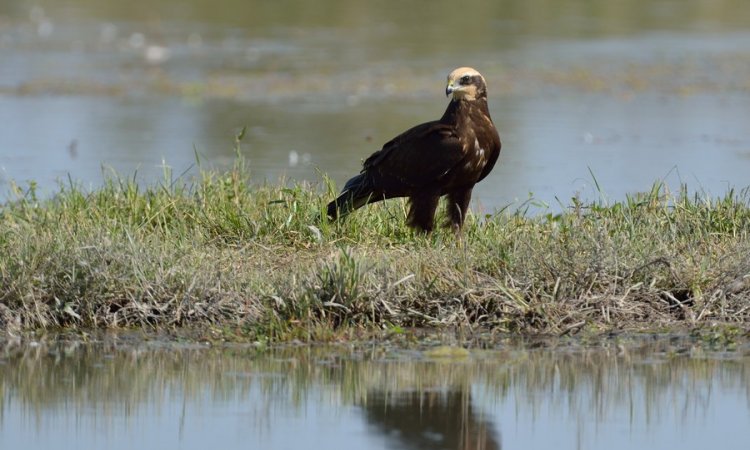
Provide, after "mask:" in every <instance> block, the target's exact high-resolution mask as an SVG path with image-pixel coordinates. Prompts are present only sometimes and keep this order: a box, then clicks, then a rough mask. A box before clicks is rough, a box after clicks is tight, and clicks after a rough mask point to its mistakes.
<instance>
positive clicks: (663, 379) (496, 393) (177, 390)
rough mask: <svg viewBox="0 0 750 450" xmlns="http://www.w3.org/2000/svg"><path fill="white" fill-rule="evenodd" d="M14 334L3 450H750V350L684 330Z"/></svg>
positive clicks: (2, 384)
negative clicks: (443, 334)
mask: <svg viewBox="0 0 750 450" xmlns="http://www.w3.org/2000/svg"><path fill="white" fill-rule="evenodd" d="M491 347H492V348H490V349H486V350H470V351H465V350H456V348H446V347H435V346H430V345H421V346H419V347H417V348H415V349H404V348H403V347H400V346H398V347H396V346H389V345H387V344H378V345H351V346H334V347H316V348H310V347H290V348H280V349H275V350H269V351H263V352H260V351H258V350H256V349H255V348H254V347H252V346H238V345H234V346H227V347H220V348H209V347H208V346H204V345H197V344H196V345H192V344H191V345H184V344H179V345H178V344H166V343H162V342H154V341H150V342H145V341H141V340H132V339H130V340H128V339H121V338H116V337H110V338H106V339H104V340H103V341H98V342H93V343H88V344H83V343H81V342H79V341H76V340H65V339H61V340H54V341H50V342H45V341H30V342H24V343H13V342H10V343H9V342H5V343H3V350H2V352H1V353H0V399H2V401H1V402H0V448H8V449H11V448H31V449H45V448H55V449H98V448H110V449H120V448H122V449H127V448H184V449H193V448H195V449H202V448H227V449H233V448H257V449H297V448H304V449H339V448H340V449H351V448H357V449H415V450H416V449H425V448H431V449H467V450H468V449H473V450H491V449H500V448H505V449H516V448H524V449H550V448H558V449H601V448H608V449H639V450H649V449H664V448H680V449H705V448H714V447H715V446H716V445H717V443H721V448H722V449H746V448H747V443H748V442H750V347H747V346H743V345H739V346H734V347H730V348H729V349H728V350H727V349H726V347H722V349H721V350H719V349H717V348H713V347H712V346H711V345H708V344H707V343H706V342H705V341H693V340H691V339H688V338H671V339H666V338H660V339H656V340H654V339H651V338H637V339H636V338H630V339H622V338H621V339H618V340H607V341H603V342H601V343H598V344H588V345H584V344H582V343H581V342H575V341H560V342H556V343H554V344H547V345H544V346H529V345H522V344H514V343H509V342H506V343H502V342H501V343H497V344H494V345H493V346H491Z"/></svg>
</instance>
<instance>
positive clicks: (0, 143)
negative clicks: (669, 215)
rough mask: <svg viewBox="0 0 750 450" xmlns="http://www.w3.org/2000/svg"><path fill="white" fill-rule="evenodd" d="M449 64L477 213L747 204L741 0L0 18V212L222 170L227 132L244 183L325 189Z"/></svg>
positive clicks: (217, 8)
mask: <svg viewBox="0 0 750 450" xmlns="http://www.w3.org/2000/svg"><path fill="white" fill-rule="evenodd" d="M462 65H470V66H473V67H476V68H477V69H479V70H480V71H481V72H482V73H483V74H484V75H485V77H486V78H487V81H488V85H489V100H490V110H491V113H492V115H493V118H494V120H495V123H496V125H497V128H498V129H499V131H500V134H501V137H502V140H503V144H504V147H503V152H502V155H501V157H500V162H499V165H498V166H497V168H496V169H495V171H494V172H493V173H492V174H491V175H490V176H489V177H488V178H487V180H485V181H484V182H482V183H481V184H480V185H479V186H478V187H477V189H476V190H475V197H476V199H477V200H478V202H477V203H476V204H477V205H481V206H480V207H481V208H483V209H484V210H485V211H492V210H494V209H496V208H500V207H503V206H505V205H508V204H515V205H518V204H519V203H520V202H522V201H524V200H526V199H527V198H529V196H530V195H533V197H534V198H536V199H539V200H542V201H544V202H548V203H551V204H553V205H556V204H557V201H556V199H560V201H562V202H563V203H567V202H568V200H569V198H570V197H572V196H576V195H579V196H581V197H584V198H587V199H597V198H598V197H599V194H598V193H597V190H596V188H595V186H594V184H595V183H594V177H592V175H591V174H592V173H593V175H594V176H595V177H596V180H597V181H598V183H599V185H600V186H601V188H602V189H603V191H604V193H605V194H606V196H607V197H608V198H610V199H615V200H618V199H622V198H624V196H625V194H626V193H632V192H635V191H644V190H648V189H649V188H650V186H651V184H652V183H653V182H655V181H657V180H664V181H666V182H667V184H668V185H669V186H670V187H672V188H673V189H676V188H677V187H678V186H679V184H680V183H687V184H688V185H689V187H690V188H691V189H692V190H694V191H703V192H707V193H709V194H711V195H722V194H724V193H725V192H726V191H727V190H728V189H729V188H737V189H741V188H744V187H745V186H747V185H748V184H750V183H749V182H748V176H747V173H749V171H750V127H748V126H747V124H748V116H749V114H748V113H749V112H750V8H748V7H747V5H746V2H745V1H744V0H714V1H702V0H682V1H674V0H655V1H642V0H621V1H617V2H612V1H604V0H601V1H583V0H531V1H527V0H523V1H522V0H502V1H493V2H486V1H478V0H467V1H464V2H455V1H450V2H449V1H444V0H435V1H432V2H430V3H429V5H427V4H425V3H422V2H416V1H392V0H384V1H381V2H374V3H373V2H360V1H354V2H351V1H340V0H325V1H318V2H303V1H299V0H282V1H273V2H271V1H267V2H266V1H238V0H228V1H224V2H221V3H220V4H218V3H216V2H213V1H208V0H162V1H159V2H152V1H147V0H130V1H128V2H114V1H99V0H2V2H0V198H8V197H9V192H10V191H11V187H12V183H14V182H15V183H18V184H19V185H20V186H21V187H22V188H25V187H26V186H27V185H28V182H29V181H30V180H33V181H35V182H36V183H37V185H38V188H39V189H40V191H41V192H42V194H50V193H53V192H54V191H55V189H56V185H57V183H59V182H63V183H67V182H68V177H70V179H72V180H74V181H75V182H77V183H81V184H82V185H83V186H85V187H96V186H97V185H98V184H100V183H101V181H102V179H103V176H104V174H106V173H108V172H111V171H116V172H117V173H119V174H120V175H122V176H126V177H135V178H136V179H137V180H138V181H140V182H143V183H149V184H153V183H156V182H159V181H160V180H161V179H162V173H163V170H164V166H165V165H166V166H168V167H169V168H171V170H172V172H173V174H174V175H175V176H176V175H179V174H181V173H183V172H186V173H187V174H190V173H194V172H195V170H196V153H197V154H198V155H199V158H200V161H201V164H202V165H203V166H204V167H215V168H223V167H226V166H228V165H229V164H231V162H232V160H233V157H234V153H233V149H232V147H233V141H234V136H235V134H236V133H237V132H238V131H239V130H240V129H242V127H244V126H247V129H248V132H247V136H246V138H245V141H244V143H243V153H244V154H245V156H246V157H247V158H248V159H249V161H250V167H251V168H252V171H253V174H254V177H255V178H254V179H255V180H256V181H257V182H263V181H266V180H267V181H270V182H276V181H278V180H279V179H282V178H283V179H287V180H311V181H319V180H320V174H321V173H325V174H329V175H330V176H331V177H332V178H333V179H334V180H335V181H336V182H337V183H339V184H341V183H343V181H345V180H346V179H347V178H348V177H349V176H351V175H353V174H355V173H356V172H357V171H358V170H359V168H360V167H361V160H362V159H363V158H365V157H366V156H368V155H369V154H370V153H372V152H373V151H375V150H377V149H379V148H380V146H381V145H382V144H383V143H384V142H386V141H387V140H389V139H390V138H392V137H393V136H395V135H396V134H398V133H400V132H401V131H403V130H405V129H406V128H408V127H410V126H412V125H415V124H417V123H421V122H424V121H428V120H433V119H436V118H439V117H440V115H441V114H442V112H443V110H444V108H445V106H446V104H447V100H446V98H445V96H444V94H443V91H444V82H445V76H446V75H447V73H448V72H449V71H450V70H451V69H453V68H454V67H457V66H462Z"/></svg>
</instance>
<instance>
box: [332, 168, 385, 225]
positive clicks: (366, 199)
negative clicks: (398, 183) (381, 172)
mask: <svg viewBox="0 0 750 450" xmlns="http://www.w3.org/2000/svg"><path fill="white" fill-rule="evenodd" d="M373 191H374V188H373V186H372V182H371V181H370V180H369V179H368V177H366V176H365V174H364V173H361V174H359V175H357V176H356V177H354V178H352V179H350V180H349V181H347V182H346V185H344V189H342V190H341V194H339V196H338V197H336V200H334V201H332V202H331V203H329V204H328V218H329V219H331V220H336V219H337V218H339V217H344V216H345V215H347V214H349V213H350V212H352V211H354V210H355V209H357V208H359V207H362V206H364V205H366V204H368V203H370V201H373V200H374V199H373Z"/></svg>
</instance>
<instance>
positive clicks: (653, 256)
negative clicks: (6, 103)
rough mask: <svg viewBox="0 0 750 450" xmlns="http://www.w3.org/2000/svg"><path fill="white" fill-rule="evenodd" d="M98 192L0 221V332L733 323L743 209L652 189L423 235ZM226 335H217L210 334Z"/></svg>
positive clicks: (246, 193)
mask: <svg viewBox="0 0 750 450" xmlns="http://www.w3.org/2000/svg"><path fill="white" fill-rule="evenodd" d="M240 140H241V137H239V136H238V142H237V145H238V158H237V161H236V163H235V166H234V167H233V168H232V169H231V170H228V171H226V172H215V171H209V170H202V171H201V172H200V175H199V176H197V177H195V178H192V179H183V178H182V177H177V178H176V179H173V177H172V175H171V173H168V172H165V177H164V180H162V181H161V182H160V183H157V184H156V185H154V186H147V187H143V186H139V185H138V184H136V183H135V181H134V180H133V179H131V178H121V177H118V176H117V175H111V176H109V177H108V178H107V180H106V181H105V183H104V185H103V186H102V187H101V188H98V189H95V190H93V191H85V190H83V189H81V188H80V187H78V186H76V185H75V183H72V182H68V183H67V184H65V185H61V186H60V188H59V190H58V192H57V194H56V195H54V196H53V197H52V198H49V199H39V198H38V197H37V196H36V194H35V189H34V186H33V185H31V186H30V187H29V189H28V190H26V191H23V190H21V189H17V191H16V197H15V198H14V199H12V200H10V201H7V202H6V203H5V204H3V205H2V206H0V328H2V329H3V330H5V331H6V332H8V333H16V332H21V331H24V330H36V329H46V328H59V327H63V328H70V329H91V328H97V329H108V328H130V327H145V328H148V329H155V328H158V329H164V328H167V329H169V328H185V327H207V328H210V329H213V330H218V331H216V332H217V333H219V334H222V333H224V334H226V335H227V336H231V338H233V339H234V338H235V337H236V336H237V333H240V334H242V335H243V336H247V337H249V338H252V339H261V340H264V341H265V340H281V339H293V338H296V339H334V338H336V336H341V335H345V334H346V333H348V332H352V331H353V332H357V331H367V330H377V329H399V330H400V329H405V328H408V327H460V328H463V329H468V330H476V329H491V330H494V331H500V332H515V333H552V334H567V333H576V332H579V331H591V330H614V329H643V328H648V329H657V328H658V329H663V328H664V327H684V326H690V327H700V326H702V325H706V324H712V323H717V322H721V323H729V324H734V325H736V326H741V327H747V325H748V323H750V258H748V255H750V245H749V244H750V240H749V239H748V230H750V207H749V206H748V192H747V191H742V192H739V193H738V192H735V191H729V192H728V193H727V194H726V195H725V196H724V197H722V198H710V197H707V196H700V195H689V194H688V193H687V190H685V189H683V190H682V191H679V192H677V193H672V192H669V191H668V190H667V189H666V188H665V187H664V186H662V185H659V184H656V185H654V186H653V188H652V189H651V190H650V191H648V192H645V193H641V194H634V195H631V196H628V197H627V198H626V199H625V200H623V201H620V202H612V201H607V203H604V202H603V201H599V202H592V203H583V202H581V201H580V200H576V199H574V200H573V201H572V202H571V204H570V205H568V206H567V207H566V208H565V210H564V212H563V213H560V214H538V215H534V216H530V215H527V214H526V213H524V212H522V211H521V210H518V211H516V212H510V211H508V210H507V209H506V210H503V211H502V212H500V213H497V214H495V215H491V216H487V217H484V218H477V217H475V216H470V217H468V218H467V222H466V225H465V228H464V230H463V232H462V233H461V234H459V235H457V236H456V235H454V234H453V233H452V232H450V231H448V230H438V231H436V232H435V233H433V234H430V235H427V236H424V235H421V234H415V233H413V232H412V231H411V230H409V229H408V228H407V227H406V226H405V224H404V218H405V215H406V213H405V209H406V207H405V204H404V202H403V201H389V202H385V203H380V204H375V205H371V206H369V207H367V208H363V209H361V210H359V211H357V212H356V213H354V214H352V215H350V216H349V217H348V218H347V219H346V220H344V221H340V222H334V223H329V222H328V221H327V220H324V219H322V217H325V214H324V212H325V206H326V203H327V202H328V201H329V200H330V199H331V198H332V197H333V196H334V194H335V188H334V186H333V185H332V183H331V182H330V181H329V180H327V179H325V178H324V179H323V181H322V183H320V184H318V185H311V184H307V183H296V184H285V183H281V184H279V185H269V184H262V185H256V184H253V183H252V179H251V178H250V172H249V170H248V168H247V167H246V166H245V163H244V160H243V159H242V158H241V155H240V152H239V141H240ZM222 330H226V331H222Z"/></svg>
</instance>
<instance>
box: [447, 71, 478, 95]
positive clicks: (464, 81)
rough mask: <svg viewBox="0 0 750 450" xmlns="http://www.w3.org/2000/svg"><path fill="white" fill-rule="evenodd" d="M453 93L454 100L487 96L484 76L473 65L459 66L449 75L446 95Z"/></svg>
mask: <svg viewBox="0 0 750 450" xmlns="http://www.w3.org/2000/svg"><path fill="white" fill-rule="evenodd" d="M451 94H453V100H467V101H474V100H476V99H478V98H486V97H487V84H485V82H484V77H483V76H482V74H481V73H479V72H477V71H476V70H475V69H472V68H471V67H459V68H458V69H456V70H454V71H453V72H451V73H450V75H448V85H447V86H446V87H445V95H446V96H449V95H451Z"/></svg>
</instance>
